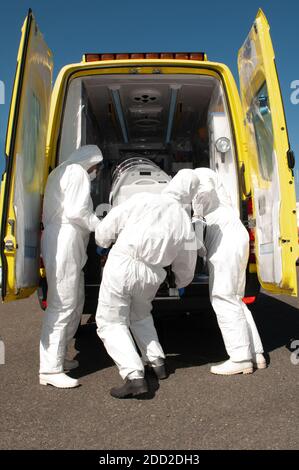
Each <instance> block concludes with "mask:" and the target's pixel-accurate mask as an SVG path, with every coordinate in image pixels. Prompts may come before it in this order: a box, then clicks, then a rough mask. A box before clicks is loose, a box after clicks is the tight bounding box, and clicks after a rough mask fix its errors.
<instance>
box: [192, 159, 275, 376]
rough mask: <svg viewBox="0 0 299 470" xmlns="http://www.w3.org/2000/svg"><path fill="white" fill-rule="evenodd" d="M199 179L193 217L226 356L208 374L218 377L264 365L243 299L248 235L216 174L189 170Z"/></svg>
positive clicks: (201, 170)
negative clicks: (202, 225) (201, 231)
mask: <svg viewBox="0 0 299 470" xmlns="http://www.w3.org/2000/svg"><path fill="white" fill-rule="evenodd" d="M194 172H195V174H196V175H197V176H198V179H199V181H200V186H199V191H198V193H197V195H196V197H195V198H194V200H193V203H192V206H193V211H194V216H193V217H194V219H198V218H201V217H204V218H205V222H206V236H205V248H206V257H207V262H208V268H209V290H210V299H211V303H212V306H213V309H214V311H215V313H216V317H217V321H218V324H219V327H220V330H221V333H222V336H223V340H224V344H225V347H226V350H227V353H228V355H229V357H230V359H229V360H227V361H225V362H224V363H222V364H220V365H215V366H212V367H211V372H212V373H214V374H221V375H232V374H238V373H243V374H246V373H251V372H252V371H253V367H254V366H255V367H257V368H258V369H264V368H265V367H266V361H265V358H264V355H263V346H262V342H261V339H260V336H259V333H258V331H257V328H256V325H255V322H254V320H253V317H252V314H251V312H250V310H249V309H248V308H247V306H246V305H245V303H244V302H243V301H242V298H243V297H244V291H245V281H246V266H247V262H248V256H249V235H248V232H247V230H246V228H245V227H244V225H243V224H242V222H241V220H240V218H239V214H238V212H237V211H236V210H235V209H234V208H233V206H232V203H231V200H230V198H229V196H228V194H227V193H226V191H225V189H224V187H223V185H222V183H221V181H220V179H219V176H218V175H217V173H216V172H214V171H213V170H210V169H208V168H197V169H196V170H194Z"/></svg>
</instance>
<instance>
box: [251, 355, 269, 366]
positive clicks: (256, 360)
mask: <svg viewBox="0 0 299 470" xmlns="http://www.w3.org/2000/svg"><path fill="white" fill-rule="evenodd" d="M252 362H253V367H255V368H256V369H266V368H267V362H266V359H265V357H264V355H263V354H262V353H257V354H254V355H253V360H252Z"/></svg>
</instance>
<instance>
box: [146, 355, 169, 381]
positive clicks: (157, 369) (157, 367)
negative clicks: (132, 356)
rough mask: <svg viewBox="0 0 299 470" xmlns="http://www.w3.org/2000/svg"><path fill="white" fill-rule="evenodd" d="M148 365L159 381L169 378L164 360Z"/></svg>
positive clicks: (160, 359)
mask: <svg viewBox="0 0 299 470" xmlns="http://www.w3.org/2000/svg"><path fill="white" fill-rule="evenodd" d="M148 365H149V367H150V368H151V369H152V370H153V371H154V373H155V374H156V377H157V378H158V379H159V380H163V379H167V377H169V372H168V370H167V367H166V364H165V361H164V359H162V358H159V359H157V360H156V361H153V362H150V363H149V364H148Z"/></svg>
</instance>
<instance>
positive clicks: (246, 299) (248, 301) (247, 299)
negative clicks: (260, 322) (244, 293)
mask: <svg viewBox="0 0 299 470" xmlns="http://www.w3.org/2000/svg"><path fill="white" fill-rule="evenodd" d="M242 300H243V302H244V304H246V305H250V304H254V302H255V301H256V297H254V296H252V297H243V299H242Z"/></svg>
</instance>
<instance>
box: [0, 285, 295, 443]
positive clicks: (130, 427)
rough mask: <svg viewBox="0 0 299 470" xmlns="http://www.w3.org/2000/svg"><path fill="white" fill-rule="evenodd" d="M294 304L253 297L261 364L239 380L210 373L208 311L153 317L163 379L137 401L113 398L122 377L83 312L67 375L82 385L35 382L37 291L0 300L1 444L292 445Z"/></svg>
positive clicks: (213, 329)
mask: <svg viewBox="0 0 299 470" xmlns="http://www.w3.org/2000/svg"><path fill="white" fill-rule="evenodd" d="M298 307H299V299H298V298H288V297H285V296H278V297H276V296H268V295H266V294H264V293H262V294H261V295H260V298H259V300H258V302H257V303H256V305H255V306H254V307H252V311H253V314H254V317H255V320H256V323H257V326H258V328H259V331H260V333H261V337H262V340H263V343H264V347H265V351H266V352H267V360H268V362H269V365H268V368H267V369H266V370H261V371H256V372H254V373H253V374H252V375H248V376H245V375H238V376H232V377H222V376H215V375H212V374H211V373H210V372H209V368H210V365H211V364H212V363H215V362H219V361H221V360H224V359H226V353H225V349H224V345H223V342H222V338H221V335H220V332H219V330H218V328H217V324H216V320H215V316H214V314H213V312H212V311H200V308H199V310H198V313H197V314H196V315H195V314H192V315H181V316H177V317H174V318H169V317H165V318H163V317H162V319H160V320H159V321H158V323H157V327H158V331H159V335H160V339H161V341H162V344H163V347H164V349H165V352H166V353H167V357H168V364H169V367H170V370H171V375H170V377H169V378H168V379H167V380H165V381H161V382H160V383H158V381H157V380H156V379H155V377H154V376H152V375H149V376H148V381H149V384H150V393H149V395H148V397H146V399H142V400H141V399H139V400H138V399H130V400H116V399H114V398H112V397H111V396H110V395H109V390H110V388H111V387H112V386H115V385H117V384H120V383H121V379H120V377H119V375H118V372H117V369H116V367H115V366H114V365H113V363H112V361H111V359H110V358H109V357H108V356H107V354H106V352H105V350H104V348H103V346H102V344H101V342H100V340H99V339H98V337H97V335H96V328H95V324H94V323H88V320H89V316H84V319H83V325H82V326H81V328H80V334H79V335H78V338H77V339H76V342H75V348H76V349H74V350H73V355H74V357H76V358H77V359H78V360H79V361H80V368H79V369H77V370H76V371H73V373H72V374H70V375H72V376H73V377H78V378H80V382H81V384H82V385H81V386H80V387H79V388H77V389H70V390H59V389H55V388H53V387H50V386H47V387H45V386H41V385H39V382H38V366H39V358H38V342H39V333H40V329H41V321H42V312H41V310H40V308H39V304H38V301H37V298H36V296H33V297H31V298H30V299H28V300H24V301H19V302H14V303H10V304H6V305H1V306H0V337H1V339H2V341H4V343H5V353H6V354H5V364H4V365H0V417H1V419H0V448H1V449H102V450H113V449H141V450H142V449H162V450H166V449H173V450H175V449H176V450H180V449H188V450H191V449H197V450H200V449H298V448H299V433H298V427H299V393H298V386H299V310H298ZM295 340H297V343H293V341H295ZM294 348H297V352H296V351H295V350H294ZM292 354H293V355H292ZM292 358H293V362H294V363H292V360H291V359H292ZM295 363H297V365H296V364H295Z"/></svg>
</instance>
